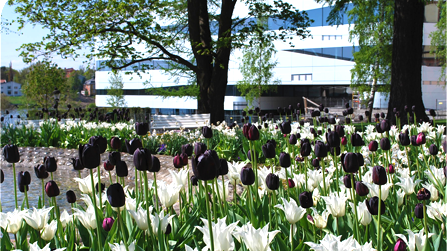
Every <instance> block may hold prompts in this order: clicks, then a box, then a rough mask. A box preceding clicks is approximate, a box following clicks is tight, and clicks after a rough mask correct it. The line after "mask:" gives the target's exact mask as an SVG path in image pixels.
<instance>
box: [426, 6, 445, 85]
mask: <svg viewBox="0 0 447 251" xmlns="http://www.w3.org/2000/svg"><path fill="white" fill-rule="evenodd" d="M438 8H439V9H440V13H441V14H440V15H439V21H438V23H437V24H436V28H437V30H435V31H433V32H432V33H431V34H430V38H431V50H430V53H434V54H435V57H436V59H437V60H439V62H440V65H441V76H440V77H439V80H440V81H445V68H446V66H447V65H446V61H447V51H446V19H447V13H446V11H447V8H446V3H445V1H439V2H438Z"/></svg>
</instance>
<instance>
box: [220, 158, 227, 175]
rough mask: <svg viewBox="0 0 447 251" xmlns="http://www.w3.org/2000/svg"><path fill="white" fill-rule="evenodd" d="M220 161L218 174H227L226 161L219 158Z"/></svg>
mask: <svg viewBox="0 0 447 251" xmlns="http://www.w3.org/2000/svg"><path fill="white" fill-rule="evenodd" d="M219 161H220V168H219V175H227V174H228V162H227V160H226V159H219Z"/></svg>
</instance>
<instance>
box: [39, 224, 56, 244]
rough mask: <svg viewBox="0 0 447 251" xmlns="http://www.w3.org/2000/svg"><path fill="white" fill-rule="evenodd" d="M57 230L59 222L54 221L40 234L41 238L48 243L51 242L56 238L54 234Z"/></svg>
mask: <svg viewBox="0 0 447 251" xmlns="http://www.w3.org/2000/svg"><path fill="white" fill-rule="evenodd" d="M56 230H57V221H56V220H53V221H52V222H50V224H46V225H45V226H44V228H43V229H42V231H41V232H40V236H41V237H42V239H44V240H46V241H51V240H52V239H53V238H54V234H55V233H56Z"/></svg>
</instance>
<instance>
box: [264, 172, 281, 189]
mask: <svg viewBox="0 0 447 251" xmlns="http://www.w3.org/2000/svg"><path fill="white" fill-rule="evenodd" d="M265 184H266V185H267V187H268V189H270V190H278V188H279V184H280V181H279V177H278V175H275V174H273V173H269V174H268V175H267V177H266V178H265Z"/></svg>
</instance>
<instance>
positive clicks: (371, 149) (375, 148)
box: [368, 140, 379, 152]
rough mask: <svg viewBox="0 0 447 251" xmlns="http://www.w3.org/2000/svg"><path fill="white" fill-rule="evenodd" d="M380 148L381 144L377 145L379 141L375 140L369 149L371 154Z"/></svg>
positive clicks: (369, 145) (370, 143)
mask: <svg viewBox="0 0 447 251" xmlns="http://www.w3.org/2000/svg"><path fill="white" fill-rule="evenodd" d="M378 148H379V143H377V141H375V140H373V141H371V142H369V144H368V149H369V150H370V151H371V152H375V151H377V149H378Z"/></svg>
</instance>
